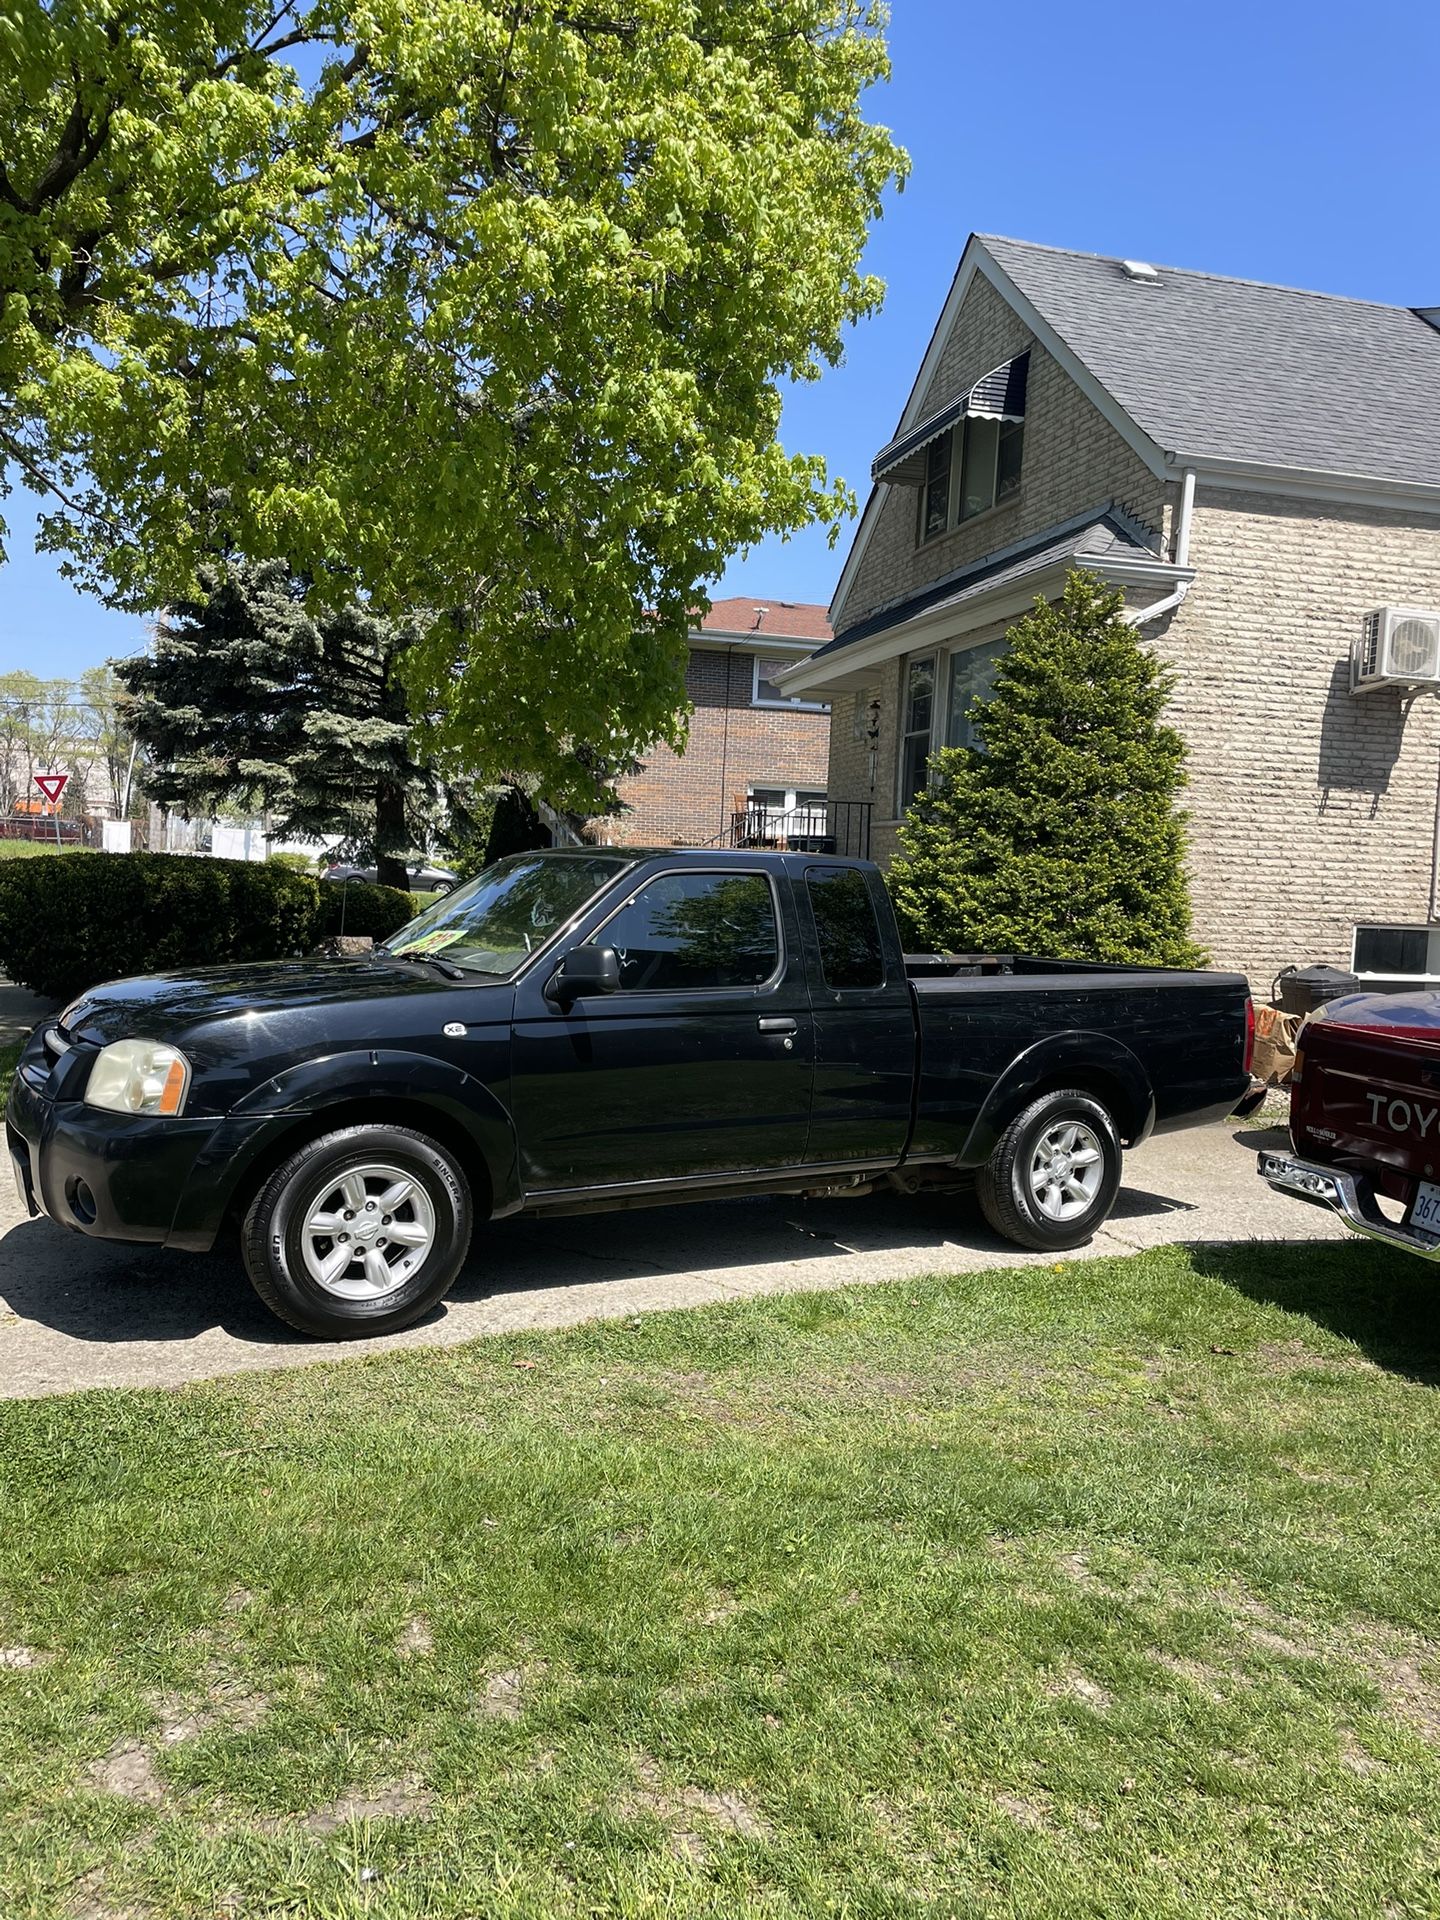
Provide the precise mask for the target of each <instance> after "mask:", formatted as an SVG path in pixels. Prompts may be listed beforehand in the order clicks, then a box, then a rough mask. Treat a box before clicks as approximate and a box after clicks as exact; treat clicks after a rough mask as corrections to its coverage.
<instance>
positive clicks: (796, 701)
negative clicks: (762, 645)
mask: <svg viewBox="0 0 1440 1920" xmlns="http://www.w3.org/2000/svg"><path fill="white" fill-rule="evenodd" d="M763 658H764V656H763V655H762V654H758V653H756V654H752V655H751V671H750V704H751V706H752V707H766V708H769V709H772V710H773V711H776V712H780V713H828V712H829V711H830V704H829V702H828V701H826V700H806V699H803V698H802V697H801V695H800V694H798V693H797V694H794V695H792V697H791V698H790V699H788V700H787V699H784V698H781V699H778V700H762V699H761V698H760V680H761V673H760V662H761V660H762V659H763ZM772 664H773V663H772Z"/></svg>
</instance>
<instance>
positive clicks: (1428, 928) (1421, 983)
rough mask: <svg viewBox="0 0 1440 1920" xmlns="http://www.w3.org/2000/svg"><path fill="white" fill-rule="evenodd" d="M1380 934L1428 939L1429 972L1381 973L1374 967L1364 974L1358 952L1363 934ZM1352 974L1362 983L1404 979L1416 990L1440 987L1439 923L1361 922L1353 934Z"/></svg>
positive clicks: (1351, 945)
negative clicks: (1416, 988) (1420, 936)
mask: <svg viewBox="0 0 1440 1920" xmlns="http://www.w3.org/2000/svg"><path fill="white" fill-rule="evenodd" d="M1372 931H1379V932H1382V933H1423V934H1425V935H1426V936H1427V938H1428V942H1429V950H1428V952H1427V954H1426V959H1427V960H1428V961H1429V964H1430V971H1429V972H1428V973H1382V972H1377V971H1376V970H1375V969H1374V968H1371V969H1370V970H1369V971H1368V972H1362V970H1361V968H1360V967H1359V965H1358V964H1357V950H1358V948H1359V945H1360V935H1361V934H1362V933H1369V932H1372ZM1350 971H1351V972H1352V973H1353V974H1354V975H1355V978H1356V979H1357V980H1359V981H1362V982H1363V981H1367V980H1403V981H1405V982H1406V983H1407V984H1409V985H1413V986H1417V987H1433V986H1437V985H1440V924H1436V923H1435V922H1433V921H1432V922H1425V921H1416V920H1360V921H1357V922H1356V924H1355V926H1354V927H1353V928H1352V929H1351V932H1350Z"/></svg>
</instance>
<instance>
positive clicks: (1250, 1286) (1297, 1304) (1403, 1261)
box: [1187, 1239, 1440, 1387]
mask: <svg viewBox="0 0 1440 1920" xmlns="http://www.w3.org/2000/svg"><path fill="white" fill-rule="evenodd" d="M1187 1251H1188V1253H1189V1255H1190V1258H1191V1260H1192V1261H1193V1263H1194V1266H1195V1271H1196V1272H1197V1273H1201V1274H1204V1275H1205V1276H1206V1277H1207V1278H1209V1279H1212V1280H1219V1281H1221V1282H1223V1284H1224V1285H1225V1286H1227V1287H1233V1288H1234V1289H1235V1291H1236V1292H1237V1293H1240V1294H1243V1295H1244V1296H1245V1298H1246V1299H1247V1300H1255V1301H1259V1302H1261V1303H1263V1304H1264V1305H1266V1306H1275V1307H1283V1308H1284V1309H1285V1310H1286V1312H1288V1313H1301V1314H1304V1315H1305V1316H1306V1318H1307V1319H1310V1320H1313V1321H1315V1323H1316V1324H1317V1326H1322V1327H1326V1328H1328V1329H1329V1331H1330V1332H1331V1333H1338V1334H1339V1335H1340V1336H1341V1337H1342V1338H1343V1339H1346V1340H1353V1341H1354V1342H1355V1344H1356V1346H1358V1347H1359V1348H1360V1349H1361V1350H1362V1352H1363V1353H1365V1355H1366V1356H1367V1357H1368V1358H1369V1359H1371V1360H1373V1361H1374V1362H1375V1364H1376V1365H1377V1366H1380V1367H1384V1368H1385V1369H1386V1370H1387V1371H1388V1372H1391V1373H1398V1374H1401V1375H1403V1376H1404V1377H1405V1378H1406V1379H1407V1380H1415V1381H1419V1382H1421V1383H1422V1384H1424V1385H1425V1386H1432V1387H1433V1386H1440V1275H1437V1274H1436V1272H1435V1270H1434V1268H1432V1267H1431V1266H1430V1265H1429V1263H1428V1262H1426V1261H1423V1260H1417V1259H1415V1258H1414V1257H1413V1256H1411V1255H1409V1254H1405V1253H1397V1252H1395V1251H1393V1250H1392V1249H1391V1248H1388V1247H1380V1246H1376V1245H1374V1244H1373V1243H1372V1242H1369V1241H1366V1240H1360V1239H1347V1240H1309V1241H1263V1242H1254V1243H1251V1244H1248V1245H1239V1244H1237V1245H1233V1246H1204V1245H1201V1246H1191V1247H1189V1248H1188V1249H1187Z"/></svg>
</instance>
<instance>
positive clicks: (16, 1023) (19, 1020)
mask: <svg viewBox="0 0 1440 1920" xmlns="http://www.w3.org/2000/svg"><path fill="white" fill-rule="evenodd" d="M54 1011H55V1002H54V1001H53V1000H43V999H41V997H40V996H39V994H35V993H27V992H26V990H25V989H24V987H17V986H16V985H15V984H14V982H13V981H10V980H7V979H6V978H5V976H4V974H3V973H0V1050H3V1049H4V1048H6V1047H13V1046H14V1045H15V1044H16V1042H17V1041H20V1040H23V1039H24V1038H25V1036H26V1035H27V1034H28V1033H29V1031H30V1029H31V1028H32V1027H33V1026H35V1025H36V1024H37V1023H38V1022H39V1021H41V1020H43V1019H44V1018H45V1015H46V1014H47V1013H53V1012H54Z"/></svg>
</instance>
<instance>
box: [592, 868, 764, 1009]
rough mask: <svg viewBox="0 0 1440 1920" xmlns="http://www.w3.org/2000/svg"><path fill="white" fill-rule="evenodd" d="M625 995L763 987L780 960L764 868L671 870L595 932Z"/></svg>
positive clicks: (641, 891) (597, 940)
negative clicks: (613, 961)
mask: <svg viewBox="0 0 1440 1920" xmlns="http://www.w3.org/2000/svg"><path fill="white" fill-rule="evenodd" d="M595 937H596V942H597V944H600V945H603V946H607V947H613V948H614V949H615V953H616V956H617V957H618V959H619V961H620V989H621V992H622V993H674V992H677V991H686V990H690V989H695V988H704V987H709V988H711V989H714V988H727V987H729V988H737V989H738V988H746V987H758V986H761V985H763V984H764V982H765V981H766V980H768V979H769V978H770V976H771V974H773V973H774V971H775V969H776V967H778V966H779V964H780V933H779V929H778V927H777V926H776V924H775V900H774V895H773V894H772V893H771V891H770V882H769V881H768V880H767V879H766V878H765V876H764V874H761V873H665V874H661V875H660V876H659V878H658V879H655V880H652V881H651V882H650V884H649V885H648V886H646V887H643V888H642V889H641V890H640V892H639V893H637V894H636V896H635V898H634V899H633V900H632V901H630V903H629V904H628V905H627V906H624V907H622V908H621V909H620V911H619V913H617V914H616V915H615V917H614V919H613V920H611V921H609V922H608V923H607V924H606V925H605V926H604V927H602V928H601V930H600V932H599V933H598V934H597V935H596V936H595Z"/></svg>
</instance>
